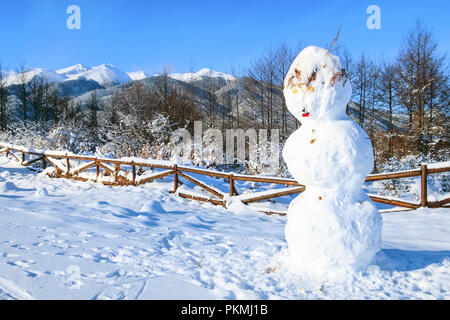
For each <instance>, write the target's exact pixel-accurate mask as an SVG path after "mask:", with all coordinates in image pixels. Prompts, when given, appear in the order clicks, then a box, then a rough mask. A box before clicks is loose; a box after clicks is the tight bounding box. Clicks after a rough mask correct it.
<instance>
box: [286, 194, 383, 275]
mask: <svg viewBox="0 0 450 320" xmlns="http://www.w3.org/2000/svg"><path fill="white" fill-rule="evenodd" d="M338 193H339V192H335V191H334V190H326V189H323V188H310V189H307V190H306V191H305V192H304V193H303V194H301V195H299V196H298V197H297V198H295V199H294V200H293V201H292V202H291V204H290V206H289V210H288V222H287V225H286V230H285V233H286V241H287V243H288V247H289V253H290V256H289V260H290V261H289V262H290V266H291V268H292V269H293V271H295V272H298V273H302V274H307V275H309V276H316V277H327V278H333V277H339V276H340V275H342V274H343V273H351V272H357V271H362V270H364V269H365V268H366V267H367V266H368V265H370V264H371V262H372V260H373V257H374V256H375V254H376V253H377V252H378V251H379V250H380V249H381V236H380V235H381V228H382V219H381V216H380V214H379V213H378V211H377V209H376V208H375V207H374V206H373V204H372V202H371V201H370V199H369V198H368V196H367V195H366V194H364V193H363V192H361V194H360V195H359V196H358V197H357V199H356V200H357V201H355V197H354V196H353V197H352V198H351V199H350V198H346V197H345V196H343V195H342V194H341V195H339V194H338Z"/></svg>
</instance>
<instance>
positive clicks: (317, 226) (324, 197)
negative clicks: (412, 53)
mask: <svg viewBox="0 0 450 320" xmlns="http://www.w3.org/2000/svg"><path fill="white" fill-rule="evenodd" d="M351 93H352V88H351V85H350V82H349V80H348V77H347V74H346V72H345V70H344V69H343V68H342V67H341V64H340V61H339V58H338V57H336V56H334V55H332V54H331V53H330V52H329V51H328V50H325V49H323V48H319V47H314V46H310V47H307V48H305V49H304V50H302V51H301V52H300V54H299V55H298V56H297V58H296V59H295V60H294V62H293V63H292V65H291V67H290V69H289V71H288V73H287V76H286V78H285V81H284V96H285V98H286V104H287V107H288V109H289V111H290V112H291V113H292V114H293V115H294V116H295V117H296V118H297V119H298V120H300V122H301V124H302V125H301V127H300V129H298V130H297V131H295V132H294V133H293V134H292V135H291V136H290V137H289V138H288V140H287V141H286V144H285V147H284V149H283V158H284V160H285V162H286V164H287V167H288V169H289V171H290V172H291V174H292V176H293V177H294V178H295V179H296V180H297V181H299V182H300V183H302V184H304V185H306V191H305V192H303V193H302V194H301V195H299V196H297V197H296V198H295V199H294V200H293V201H292V202H291V204H290V206H289V209H288V221H287V225H286V230H285V234H286V241H287V243H288V249H289V262H290V265H291V266H292V268H293V269H294V271H296V272H300V273H303V274H309V275H311V276H318V277H324V276H327V277H329V276H333V275H335V276H339V275H342V273H343V272H356V271H362V270H364V269H365V268H366V267H367V266H368V265H369V264H370V263H371V261H372V260H373V258H374V256H375V254H376V253H377V252H378V251H379V250H380V248H381V228H382V220H381V215H380V214H379V213H378V211H377V210H376V208H375V207H374V205H373V204H372V202H371V200H370V199H369V197H368V196H367V194H366V193H365V192H363V190H362V185H363V183H364V180H365V177H366V176H367V175H368V174H369V173H370V172H371V171H372V169H373V152H372V144H371V141H370V139H369V137H368V136H367V135H366V133H365V132H364V131H363V130H362V129H361V127H359V126H358V125H357V124H356V123H355V122H353V121H352V120H351V119H350V118H349V117H348V116H347V114H346V112H345V110H346V105H347V103H348V101H349V100H350V97H351Z"/></svg>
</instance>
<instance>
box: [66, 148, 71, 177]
mask: <svg viewBox="0 0 450 320" xmlns="http://www.w3.org/2000/svg"><path fill="white" fill-rule="evenodd" d="M66 176H67V177H69V176H70V162H69V157H68V156H67V153H66Z"/></svg>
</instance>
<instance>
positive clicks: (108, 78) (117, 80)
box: [5, 64, 133, 86]
mask: <svg viewBox="0 0 450 320" xmlns="http://www.w3.org/2000/svg"><path fill="white" fill-rule="evenodd" d="M5 74H6V77H5V79H6V85H8V86H9V85H13V84H19V83H20V82H21V77H20V74H19V73H17V72H13V71H9V72H7V73H5ZM35 76H44V77H45V79H46V80H47V81H49V82H62V81H70V80H77V79H86V80H94V81H96V82H98V83H99V84H100V85H110V84H122V83H125V82H129V81H132V80H133V79H132V78H131V77H130V76H129V75H128V74H126V73H125V72H123V71H121V70H119V69H118V68H116V67H115V66H114V65H112V64H101V65H99V66H95V67H92V68H88V67H85V66H83V65H81V64H76V65H73V66H70V67H67V68H62V69H59V70H56V71H54V70H51V69H42V68H34V69H31V70H29V71H26V72H25V79H26V82H28V81H31V80H32V79H33V78H34V77H35Z"/></svg>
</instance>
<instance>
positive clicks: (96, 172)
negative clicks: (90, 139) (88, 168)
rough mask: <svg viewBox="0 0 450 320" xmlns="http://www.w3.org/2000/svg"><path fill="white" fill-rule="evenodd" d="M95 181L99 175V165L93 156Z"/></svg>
mask: <svg viewBox="0 0 450 320" xmlns="http://www.w3.org/2000/svg"><path fill="white" fill-rule="evenodd" d="M95 175H96V176H95V182H98V176H99V175H100V167H99V166H98V159H97V158H95Z"/></svg>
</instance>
